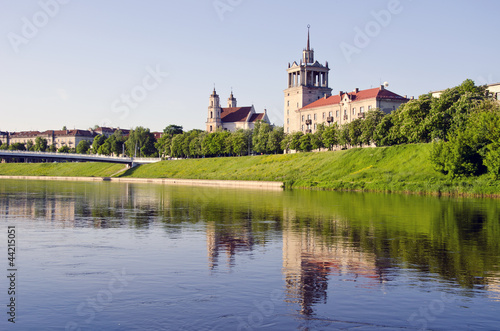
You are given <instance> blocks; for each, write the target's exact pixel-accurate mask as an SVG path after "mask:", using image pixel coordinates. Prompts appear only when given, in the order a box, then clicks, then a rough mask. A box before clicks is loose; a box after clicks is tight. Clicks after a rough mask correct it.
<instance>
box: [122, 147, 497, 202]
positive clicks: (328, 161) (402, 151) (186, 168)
mask: <svg viewBox="0 0 500 331" xmlns="http://www.w3.org/2000/svg"><path fill="white" fill-rule="evenodd" d="M431 148H432V145H430V144H416V145H401V146H393V147H384V148H356V149H351V150H346V151H338V152H324V153H299V154H292V155H267V156H248V157H233V158H209V159H208V158H207V159H190V160H177V161H164V162H160V163H155V164H149V165H143V166H140V167H136V168H134V169H130V170H128V171H126V172H125V173H124V174H122V175H121V176H125V177H139V178H140V177H144V178H147V177H149V178H189V179H226V180H264V181H282V182H285V185H286V187H288V188H319V189H336V190H364V191H379V192H418V193H438V194H442V193H444V194H477V195H483V194H488V195H494V194H498V193H500V185H499V183H498V182H496V181H492V180H489V179H488V178H487V177H477V178H467V179H455V180H452V179H450V178H449V177H447V176H444V175H442V174H440V173H438V172H436V171H434V170H433V169H432V166H431V164H430V161H429V155H430V151H431Z"/></svg>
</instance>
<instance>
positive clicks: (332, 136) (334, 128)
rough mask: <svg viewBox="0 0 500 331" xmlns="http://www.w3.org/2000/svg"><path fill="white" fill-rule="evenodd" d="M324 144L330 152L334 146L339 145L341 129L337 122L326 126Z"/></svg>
mask: <svg viewBox="0 0 500 331" xmlns="http://www.w3.org/2000/svg"><path fill="white" fill-rule="evenodd" d="M322 136H323V144H324V145H325V147H327V148H328V150H330V151H331V150H332V149H333V146H336V145H338V144H339V128H338V124H337V122H335V123H333V124H331V125H329V126H326V127H325V129H324V131H323V134H322Z"/></svg>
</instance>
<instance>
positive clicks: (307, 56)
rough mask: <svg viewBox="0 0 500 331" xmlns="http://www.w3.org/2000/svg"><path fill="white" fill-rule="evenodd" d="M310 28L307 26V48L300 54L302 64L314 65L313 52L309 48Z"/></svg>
mask: <svg viewBox="0 0 500 331" xmlns="http://www.w3.org/2000/svg"><path fill="white" fill-rule="evenodd" d="M310 28H311V26H310V25H307V47H306V48H305V49H304V52H303V53H302V62H303V63H306V64H307V63H314V50H313V49H312V48H311V38H310V33H309V30H310Z"/></svg>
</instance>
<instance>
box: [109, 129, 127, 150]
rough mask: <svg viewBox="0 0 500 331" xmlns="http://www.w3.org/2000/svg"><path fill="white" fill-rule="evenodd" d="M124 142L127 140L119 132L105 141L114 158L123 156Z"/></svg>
mask: <svg viewBox="0 0 500 331" xmlns="http://www.w3.org/2000/svg"><path fill="white" fill-rule="evenodd" d="M126 141H127V138H125V137H124V136H123V133H122V131H121V130H116V131H115V132H113V134H112V135H111V136H109V137H108V139H106V142H107V143H108V144H109V150H110V152H111V153H112V154H114V155H116V156H119V155H120V154H123V151H124V145H125V142H126ZM106 142H105V143H106Z"/></svg>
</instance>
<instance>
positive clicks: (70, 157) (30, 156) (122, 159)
mask: <svg viewBox="0 0 500 331" xmlns="http://www.w3.org/2000/svg"><path fill="white" fill-rule="evenodd" d="M0 159H5V160H12V159H24V161H25V162H29V161H30V160H45V161H46V162H58V161H61V162H108V163H123V164H128V165H130V166H131V167H134V166H136V165H140V164H147V163H155V162H160V161H161V158H150V157H126V156H107V155H92V154H67V153H49V152H26V151H6V150H0Z"/></svg>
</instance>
